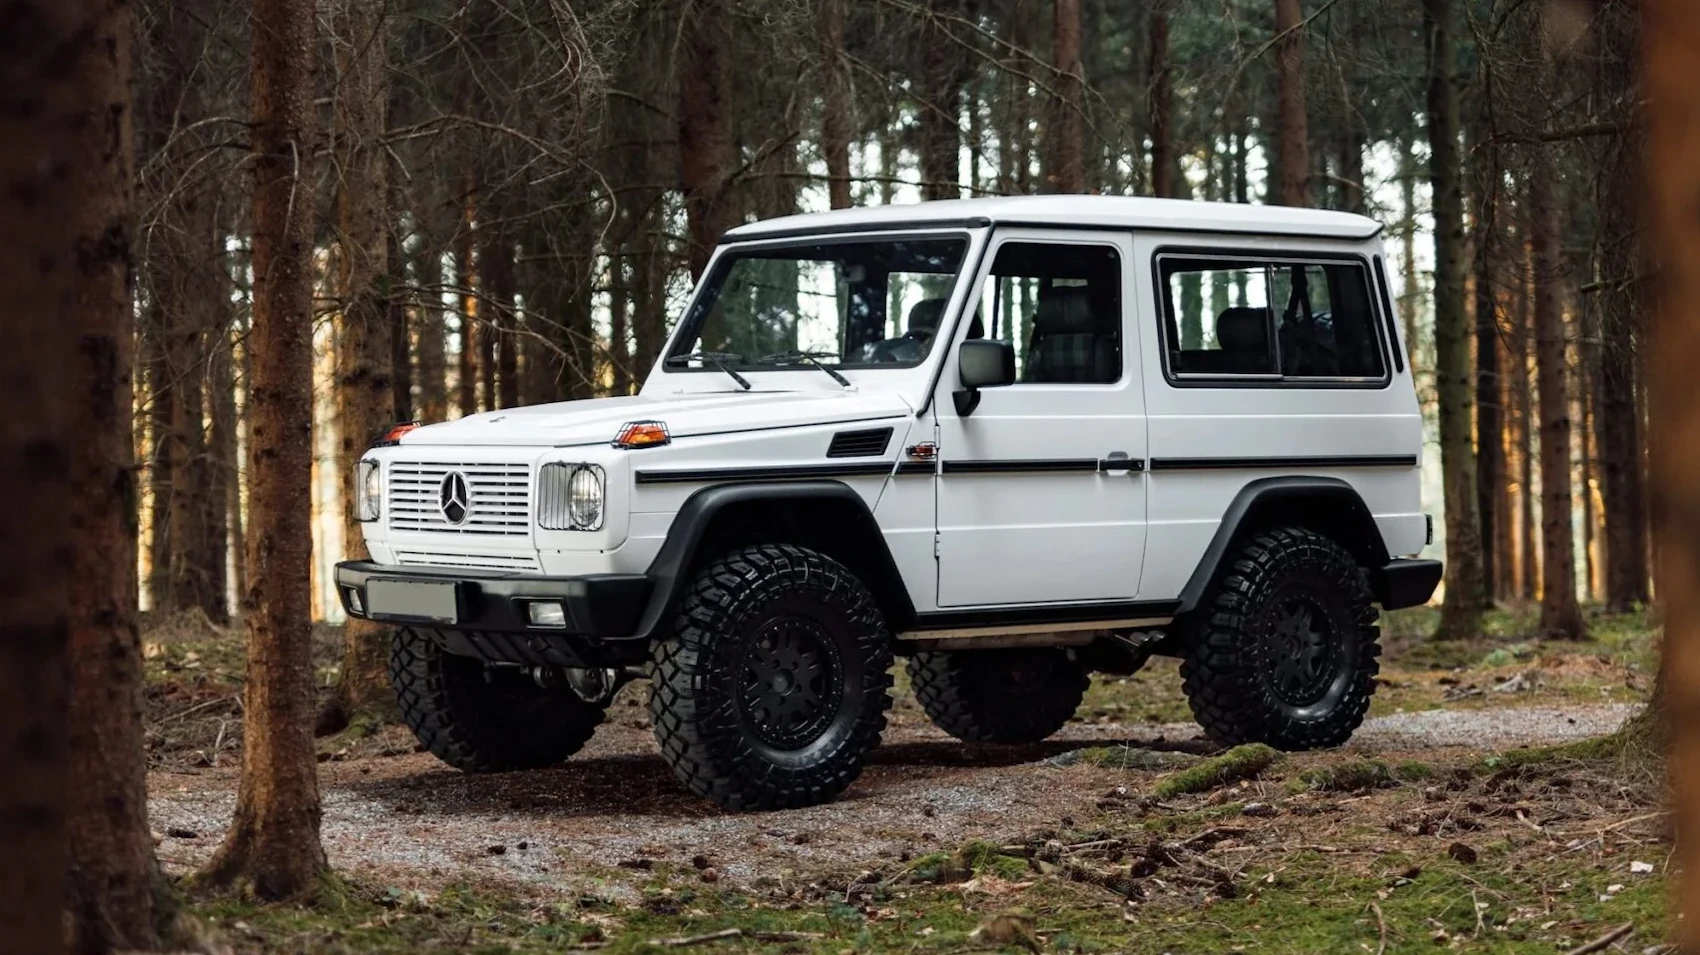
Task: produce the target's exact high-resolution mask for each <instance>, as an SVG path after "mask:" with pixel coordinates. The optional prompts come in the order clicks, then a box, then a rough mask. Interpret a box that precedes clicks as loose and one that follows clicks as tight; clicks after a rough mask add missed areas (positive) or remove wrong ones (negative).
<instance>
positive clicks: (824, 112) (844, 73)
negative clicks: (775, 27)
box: [820, 0, 855, 209]
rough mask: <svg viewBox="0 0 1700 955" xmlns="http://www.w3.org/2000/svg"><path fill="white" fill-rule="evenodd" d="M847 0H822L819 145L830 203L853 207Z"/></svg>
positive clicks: (852, 102)
mask: <svg viewBox="0 0 1700 955" xmlns="http://www.w3.org/2000/svg"><path fill="white" fill-rule="evenodd" d="M844 4H845V0H821V5H820V17H821V72H822V74H823V79H824V80H825V82H824V86H825V93H824V96H823V97H822V102H821V123H820V148H821V153H822V155H823V157H824V158H825V160H826V180H827V182H826V191H827V201H828V204H829V205H830V206H831V207H832V208H834V209H848V208H850V138H851V136H852V135H853V130H854V128H855V120H854V119H853V118H852V116H851V110H852V109H854V108H855V107H854V101H853V100H852V98H851V91H850V71H849V67H850V64H849V61H848V60H847V59H846V57H845V54H844Z"/></svg>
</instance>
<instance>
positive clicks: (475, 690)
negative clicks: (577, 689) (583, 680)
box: [390, 627, 604, 773]
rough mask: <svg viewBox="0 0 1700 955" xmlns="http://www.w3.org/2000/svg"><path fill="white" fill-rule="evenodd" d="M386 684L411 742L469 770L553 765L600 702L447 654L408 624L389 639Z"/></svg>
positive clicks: (577, 745) (577, 744)
mask: <svg viewBox="0 0 1700 955" xmlns="http://www.w3.org/2000/svg"><path fill="white" fill-rule="evenodd" d="M390 682H391V683H392V684H393V685H394V686H395V696H396V703H397V705H399V706H400V708H401V718H402V721H403V722H405V723H406V724H407V725H408V728H410V729H412V730H413V735H414V736H416V737H418V739H419V742H420V743H422V744H424V746H425V748H426V749H427V750H429V751H430V752H431V754H432V755H434V756H436V757H437V758H438V759H440V760H442V761H443V762H445V763H448V764H449V765H450V766H453V767H454V768H456V769H459V770H462V771H464V772H469V773H494V772H503V771H505V770H513V769H537V768H540V767H543V766H553V765H554V764H556V763H559V762H561V761H563V760H565V759H566V758H567V757H569V756H571V755H572V754H574V753H576V752H578V751H579V750H580V749H581V748H583V746H584V744H585V743H586V742H588V741H589V740H590V737H591V734H593V733H595V732H596V727H597V726H598V725H600V724H601V722H602V717H603V710H604V707H603V706H599V705H596V704H592V703H586V702H585V701H584V700H582V699H579V697H578V696H577V695H576V694H574V693H573V691H572V690H569V689H567V688H565V687H560V688H544V687H541V686H538V685H537V683H536V682H535V681H533V680H532V678H531V675H530V674H529V673H527V672H526V671H525V670H523V669H521V668H519V667H488V666H485V664H484V663H483V661H481V660H476V659H474V658H472V657H464V656H457V655H455V654H452V653H449V652H448V651H446V650H444V649H443V648H442V647H441V646H440V645H439V644H438V643H437V641H436V640H433V639H432V638H431V637H430V635H429V634H425V633H420V632H419V631H417V630H414V629H412V628H408V627H403V628H401V629H399V630H396V631H395V633H394V635H393V636H392V637H391V639H390Z"/></svg>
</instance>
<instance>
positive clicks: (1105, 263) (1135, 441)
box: [933, 229, 1146, 608]
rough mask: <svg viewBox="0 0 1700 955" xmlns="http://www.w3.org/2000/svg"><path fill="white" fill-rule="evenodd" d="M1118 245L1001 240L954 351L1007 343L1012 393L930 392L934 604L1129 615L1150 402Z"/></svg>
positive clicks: (1031, 237)
mask: <svg viewBox="0 0 1700 955" xmlns="http://www.w3.org/2000/svg"><path fill="white" fill-rule="evenodd" d="M1133 261H1134V259H1133V245H1132V241H1131V238H1130V236H1128V235H1127V234H1125V233H1112V232H1103V233H1098V232H1084V231H1072V230H1071V231H1066V232H1064V231H1045V230H1033V229H1006V230H999V232H998V233H997V235H995V236H994V238H993V244H992V247H991V249H989V250H988V254H987V255H986V257H985V258H984V260H983V262H984V263H985V264H984V265H983V266H982V273H981V275H980V276H979V277H978V280H977V284H976V289H977V291H976V292H975V293H973V295H971V297H970V299H969V302H970V303H976V302H977V303H978V308H977V310H976V312H975V313H974V314H972V315H970V316H969V317H968V318H967V320H966V321H964V322H963V323H961V325H962V326H963V327H962V328H960V329H959V330H958V333H957V339H958V340H961V339H962V338H965V337H968V338H971V337H988V338H997V339H1002V340H1003V341H1006V342H1009V343H1010V344H1011V345H1012V346H1013V348H1014V350H1015V355H1016V382H1015V383H1014V384H1011V385H1008V386H1005V387H999V388H987V389H982V390H981V391H980V392H979V401H978V405H977V407H974V408H973V409H972V410H971V411H970V412H969V413H967V414H960V413H958V411H957V406H956V402H955V398H954V396H953V393H954V392H955V391H957V390H958V389H959V387H960V386H959V383H958V382H959V379H958V377H957V368H956V357H955V349H954V348H953V349H952V355H951V357H950V358H949V359H948V360H947V364H946V367H945V369H944V373H943V374H942V375H941V377H940V380H939V384H938V390H937V392H936V393H935V394H934V395H933V404H934V407H935V408H937V409H938V412H937V413H938V416H939V417H938V435H939V440H938V455H939V458H940V465H939V471H938V476H937V477H936V479H935V480H936V481H937V485H936V489H937V494H938V503H937V515H938V538H937V543H938V602H939V606H940V607H941V608H945V607H964V608H965V607H995V606H1008V605H1018V604H1030V605H1031V604H1081V603H1092V602H1099V601H1104V602H1114V601H1127V600H1131V599H1133V598H1134V597H1135V595H1137V593H1138V591H1139V577H1140V571H1141V565H1142V563H1143V561H1144V555H1145V532H1146V514H1145V483H1144V461H1145V457H1146V425H1145V401H1144V394H1143V391H1142V388H1141V383H1140V377H1139V360H1138V336H1137V334H1135V328H1134V325H1133V323H1132V319H1131V313H1132V305H1133V300H1134V296H1133V285H1134V270H1133Z"/></svg>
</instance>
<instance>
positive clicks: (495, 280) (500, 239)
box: [478, 213, 519, 409]
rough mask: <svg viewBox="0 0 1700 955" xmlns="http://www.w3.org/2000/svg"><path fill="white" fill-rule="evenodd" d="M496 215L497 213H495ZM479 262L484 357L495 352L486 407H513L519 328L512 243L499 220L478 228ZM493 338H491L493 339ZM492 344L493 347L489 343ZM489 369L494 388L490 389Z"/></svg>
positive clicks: (490, 369)
mask: <svg viewBox="0 0 1700 955" xmlns="http://www.w3.org/2000/svg"><path fill="white" fill-rule="evenodd" d="M498 215H499V213H498ZM479 232H480V233H481V234H482V238H481V240H480V242H479V245H478V262H479V265H480V267H481V271H482V278H483V280H484V285H483V288H482V289H481V291H482V292H483V302H482V304H483V305H484V306H485V307H486V308H488V309H489V315H488V317H487V319H486V320H485V322H484V328H483V331H484V332H486V333H488V334H487V335H486V337H485V339H484V340H485V341H486V342H487V343H489V344H488V345H486V347H485V348H484V350H483V351H484V354H485V355H486V356H488V355H490V354H491V353H492V352H494V356H495V362H494V363H493V365H492V366H489V367H487V368H486V371H485V382H486V386H485V387H486V392H487V393H488V394H489V395H490V398H491V400H490V402H489V407H490V408H492V409H495V408H512V407H515V406H517V405H518V404H519V350H518V347H517V346H518V328H517V323H516V321H515V315H514V291H515V284H516V283H515V276H514V246H513V241H512V239H511V238H510V236H509V234H508V231H507V229H506V228H504V227H503V226H502V224H501V223H500V220H498V221H497V223H496V224H494V225H493V226H492V227H491V228H488V229H480V230H479ZM492 339H493V340H492ZM492 345H493V346H494V347H493V348H492V347H490V346H492ZM492 371H493V372H494V374H495V390H494V391H489V387H490V386H489V380H490V374H491V373H492Z"/></svg>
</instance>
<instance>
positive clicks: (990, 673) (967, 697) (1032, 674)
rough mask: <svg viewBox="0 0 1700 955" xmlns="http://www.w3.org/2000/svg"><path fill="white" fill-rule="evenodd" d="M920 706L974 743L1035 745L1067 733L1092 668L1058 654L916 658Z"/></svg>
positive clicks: (1052, 650) (913, 674)
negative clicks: (1059, 733)
mask: <svg viewBox="0 0 1700 955" xmlns="http://www.w3.org/2000/svg"><path fill="white" fill-rule="evenodd" d="M909 681H910V683H911V685H913V686H914V688H915V699H916V701H917V702H919V703H920V704H921V709H923V710H925V711H926V713H927V716H928V717H929V718H930V719H932V721H933V725H934V726H937V727H938V728H939V729H941V730H944V731H945V732H946V733H949V734H950V735H952V736H954V737H956V738H957V739H960V740H965V741H967V742H973V743H1034V742H1038V741H1039V740H1042V739H1045V738H1046V737H1048V736H1050V735H1051V734H1052V733H1055V732H1056V731H1057V730H1059V729H1062V727H1063V724H1064V723H1067V722H1068V720H1069V717H1071V716H1073V715H1074V711H1075V710H1077V709H1079V708H1080V700H1081V698H1082V697H1084V696H1085V695H1086V687H1087V685H1088V683H1089V677H1088V676H1087V673H1086V668H1085V667H1083V666H1081V665H1080V663H1079V662H1077V661H1076V660H1074V659H1073V658H1072V657H1071V656H1070V654H1069V651H1067V650H1065V649H1062V648H1058V647H1041V648H1033V649H1019V650H955V651H951V652H940V653H917V654H915V655H914V656H913V657H911V658H910V659H909Z"/></svg>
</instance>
